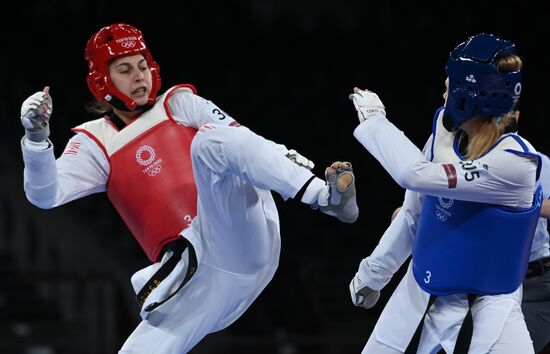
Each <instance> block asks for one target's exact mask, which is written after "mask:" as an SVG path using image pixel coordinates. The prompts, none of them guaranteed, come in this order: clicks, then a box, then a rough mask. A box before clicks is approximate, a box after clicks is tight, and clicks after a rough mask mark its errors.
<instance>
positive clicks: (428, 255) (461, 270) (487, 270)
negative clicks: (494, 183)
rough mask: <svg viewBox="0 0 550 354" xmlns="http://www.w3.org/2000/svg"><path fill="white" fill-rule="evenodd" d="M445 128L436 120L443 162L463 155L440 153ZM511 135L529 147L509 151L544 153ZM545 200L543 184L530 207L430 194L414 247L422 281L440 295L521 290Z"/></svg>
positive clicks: (415, 264)
mask: <svg viewBox="0 0 550 354" xmlns="http://www.w3.org/2000/svg"><path fill="white" fill-rule="evenodd" d="M438 113H439V112H438ZM438 116H439V118H441V115H439V114H436V120H437V119H438ZM436 128H440V129H436ZM441 128H442V127H441V125H438V124H437V122H436V124H434V132H433V141H434V146H432V159H433V160H439V161H437V162H454V161H453V160H455V159H457V158H459V159H461V156H460V154H459V153H458V151H456V149H451V150H447V156H446V157H447V158H446V157H445V156H443V155H442V154H439V155H438V153H437V150H438V146H437V141H441V140H438V139H436V134H446V133H449V132H447V131H446V130H445V131H443V132H442V131H441V130H442V129H441ZM437 130H440V131H439V132H438V131H437ZM447 138H448V137H447ZM506 138H511V139H514V140H516V141H517V142H518V143H519V146H521V147H522V148H523V149H522V150H523V151H515V150H511V149H506V150H507V151H509V152H511V153H518V154H525V155H533V156H536V157H538V156H537V155H536V154H533V153H532V152H529V151H528V148H527V146H526V144H522V143H521V140H518V139H521V138H519V137H518V136H517V135H509V136H507V137H505V138H504V139H506ZM504 139H501V140H499V141H498V142H497V143H496V144H495V145H494V146H493V148H492V150H495V149H496V150H500V149H499V145H501V146H502V145H506V144H501V142H502V140H504ZM447 141H449V140H447ZM442 150H444V149H442ZM449 151H455V156H454V158H453V157H451V156H449ZM442 159H445V160H442ZM539 167H540V164H539ZM541 205H542V188H540V187H539V188H538V189H537V191H536V193H535V197H534V201H533V206H532V207H530V208H527V209H512V208H507V207H503V206H498V205H492V204H484V203H475V202H468V201H460V200H454V199H446V198H438V197H435V196H431V195H425V196H424V204H423V207H422V212H421V215H420V218H419V221H418V226H417V232H416V239H415V241H414V244H413V250H412V257H413V274H414V277H415V279H416V281H417V283H418V285H419V286H420V287H421V288H422V289H423V290H424V291H426V292H428V293H430V294H432V295H437V296H441V295H450V294H480V295H496V294H506V293H511V292H513V291H515V290H516V289H517V288H518V287H519V286H520V284H521V283H522V281H523V279H524V277H525V274H526V272H527V264H528V262H529V253H530V250H531V243H532V241H533V235H534V232H535V228H536V226H537V220H538V217H539V214H540V208H541Z"/></svg>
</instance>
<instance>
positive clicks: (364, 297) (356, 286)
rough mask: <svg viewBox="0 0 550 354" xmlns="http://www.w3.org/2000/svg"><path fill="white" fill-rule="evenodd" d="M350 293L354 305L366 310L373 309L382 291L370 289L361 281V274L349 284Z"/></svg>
mask: <svg viewBox="0 0 550 354" xmlns="http://www.w3.org/2000/svg"><path fill="white" fill-rule="evenodd" d="M349 292H350V294H351V301H352V302H353V304H354V305H355V306H358V307H363V308H366V309H370V308H371V307H373V306H374V305H375V304H376V302H377V301H378V299H379V298H380V291H378V290H372V289H371V288H369V287H368V286H367V284H365V283H364V282H363V281H362V280H361V278H360V277H359V274H356V275H355V277H353V279H352V280H351V283H349Z"/></svg>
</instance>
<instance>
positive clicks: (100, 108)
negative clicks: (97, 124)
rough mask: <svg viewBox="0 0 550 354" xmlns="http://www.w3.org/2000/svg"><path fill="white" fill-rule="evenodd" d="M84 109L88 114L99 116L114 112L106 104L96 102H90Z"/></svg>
mask: <svg viewBox="0 0 550 354" xmlns="http://www.w3.org/2000/svg"><path fill="white" fill-rule="evenodd" d="M84 109H86V112H88V113H91V114H93V115H97V116H102V115H105V114H107V113H109V112H111V111H112V110H113V108H112V107H111V106H110V105H108V104H107V103H106V102H97V101H96V100H92V101H90V102H88V103H87V104H86V105H85V106H84Z"/></svg>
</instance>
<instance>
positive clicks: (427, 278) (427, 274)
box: [424, 270, 432, 284]
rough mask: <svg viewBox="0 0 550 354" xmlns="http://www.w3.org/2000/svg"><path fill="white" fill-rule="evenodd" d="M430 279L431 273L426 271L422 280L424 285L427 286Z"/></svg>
mask: <svg viewBox="0 0 550 354" xmlns="http://www.w3.org/2000/svg"><path fill="white" fill-rule="evenodd" d="M431 278H432V272H430V271H429V270H427V271H426V277H425V278H424V283H426V284H428V283H429V282H430V279H431Z"/></svg>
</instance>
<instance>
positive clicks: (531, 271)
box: [525, 257, 550, 278]
mask: <svg viewBox="0 0 550 354" xmlns="http://www.w3.org/2000/svg"><path fill="white" fill-rule="evenodd" d="M548 269H550V257H542V258H539V259H537V260H536V261H532V262H529V266H528V267H527V275H525V278H531V277H536V276H538V275H543V274H544V273H546V271H547V270H548Z"/></svg>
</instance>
